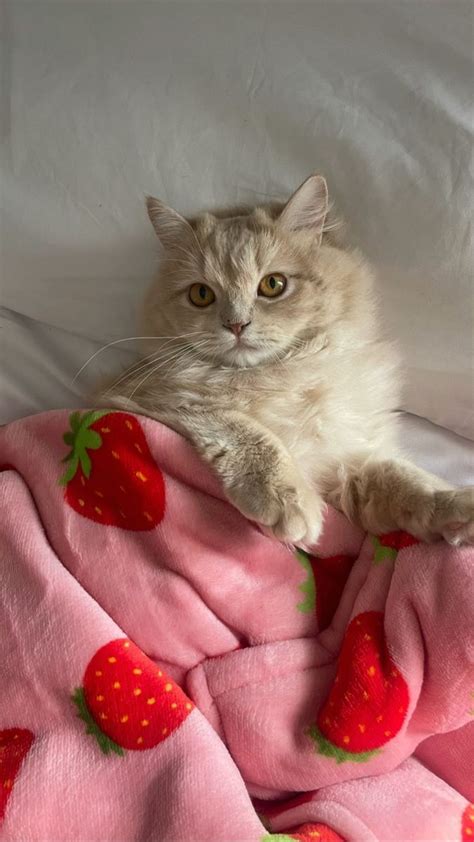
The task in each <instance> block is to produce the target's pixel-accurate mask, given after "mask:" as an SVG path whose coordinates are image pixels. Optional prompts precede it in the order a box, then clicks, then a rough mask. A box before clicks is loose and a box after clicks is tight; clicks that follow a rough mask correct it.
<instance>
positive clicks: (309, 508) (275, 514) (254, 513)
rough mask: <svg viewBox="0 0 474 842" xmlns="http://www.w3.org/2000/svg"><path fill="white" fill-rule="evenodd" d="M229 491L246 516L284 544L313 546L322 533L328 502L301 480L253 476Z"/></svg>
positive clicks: (232, 499) (230, 497)
mask: <svg viewBox="0 0 474 842" xmlns="http://www.w3.org/2000/svg"><path fill="white" fill-rule="evenodd" d="M227 493H228V496H229V499H230V501H231V502H232V503H233V504H234V505H235V506H236V507H237V508H238V509H239V510H240V511H241V512H242V514H243V515H245V517H247V518H249V519H250V520H253V521H255V522H256V523H258V524H259V526H261V527H262V528H263V529H262V531H263V532H264V533H265V534H267V535H272V536H274V537H275V538H276V539H277V540H278V541H281V542H282V543H284V544H297V545H298V546H300V545H306V546H311V545H313V544H315V543H316V542H317V540H318V538H319V536H320V534H321V528H322V523H323V517H324V512H325V510H326V505H325V503H324V501H323V499H322V498H321V497H320V496H319V495H318V494H317V493H316V492H314V491H313V490H312V489H310V488H309V487H307V486H306V485H305V484H304V483H303V482H301V481H299V482H298V483H296V482H295V483H294V484H293V483H291V482H288V483H284V484H283V483H279V484H274V483H271V482H270V481H268V479H267V478H265V479H260V480H257V481H256V478H255V477H253V478H252V479H251V480H249V481H248V483H243V484H239V485H238V486H237V487H236V486H234V487H233V488H231V489H228V492H227Z"/></svg>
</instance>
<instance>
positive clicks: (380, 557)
mask: <svg viewBox="0 0 474 842" xmlns="http://www.w3.org/2000/svg"><path fill="white" fill-rule="evenodd" d="M372 545H373V548H374V564H382V562H384V561H395V559H396V557H397V555H398V551H397V550H395V549H394V547H386V546H384V545H383V544H381V543H380V541H379V539H378V538H377V537H376V536H375V535H373V536H372Z"/></svg>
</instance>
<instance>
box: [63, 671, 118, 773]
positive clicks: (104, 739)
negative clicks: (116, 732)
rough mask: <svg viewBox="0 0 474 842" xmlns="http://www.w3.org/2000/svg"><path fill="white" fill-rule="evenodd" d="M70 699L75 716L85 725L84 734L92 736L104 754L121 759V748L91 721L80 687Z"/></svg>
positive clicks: (93, 720)
mask: <svg viewBox="0 0 474 842" xmlns="http://www.w3.org/2000/svg"><path fill="white" fill-rule="evenodd" d="M71 699H72V701H73V702H74V704H75V705H76V707H77V715H78V717H79V719H82V721H83V722H85V723H86V725H87V728H86V734H92V735H93V736H94V737H95V738H96V740H97V742H98V744H99V748H100V750H101V751H102V752H103V753H104V754H110V752H111V751H113V752H115V754H118V755H119V756H120V757H123V756H124V754H125V752H124V750H123V748H121V747H120V746H119V745H117V743H114V741H113V740H111V739H110V737H108V736H107V734H104V732H103V731H101V730H100V728H99V726H98V725H97V723H96V721H95V719H93V717H92V714H91V712H90V710H89V708H88V707H87V704H86V697H85V695H84V690H83V689H82V687H76V689H75V691H74V693H73V695H72V696H71Z"/></svg>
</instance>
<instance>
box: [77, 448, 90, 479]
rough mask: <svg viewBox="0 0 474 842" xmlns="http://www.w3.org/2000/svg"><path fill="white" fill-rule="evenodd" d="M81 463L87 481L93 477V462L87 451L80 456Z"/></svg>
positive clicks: (83, 451)
mask: <svg viewBox="0 0 474 842" xmlns="http://www.w3.org/2000/svg"><path fill="white" fill-rule="evenodd" d="M79 461H80V463H81V468H82V473H83V474H84V476H85V477H87V479H89V477H90V475H91V468H92V462H91V460H90V456H89V454H88V453H87V450H82V451H81V455H80V456H79Z"/></svg>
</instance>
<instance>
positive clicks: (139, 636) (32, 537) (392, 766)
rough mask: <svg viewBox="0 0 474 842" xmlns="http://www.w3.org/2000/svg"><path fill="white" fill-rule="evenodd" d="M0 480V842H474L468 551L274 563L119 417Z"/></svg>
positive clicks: (389, 549)
mask: <svg viewBox="0 0 474 842" xmlns="http://www.w3.org/2000/svg"><path fill="white" fill-rule="evenodd" d="M0 464H1V467H2V473H1V474H0V499H1V503H0V506H1V524H0V581H1V594H2V601H1V606H0V642H1V646H2V661H1V695H0V839H1V840H18V842H20V840H21V842H34V840H38V842H39V840H41V841H42V842H53V841H54V842H66V840H74V841H75V842H78V841H79V840H88V842H91V840H110V842H132V840H134V841H135V842H146V840H150V842H151V840H155V841H156V842H184V840H186V842H201V840H202V842H232V841H233V840H234V842H262V840H271V839H274V840H277V842H278V840H280V842H282V840H288V839H300V840H307V842H309V840H314V839H318V840H319V842H324V840H326V842H337V840H341V839H343V840H347V842H356V840H358V842H372V840H374V841H375V840H388V839H392V840H398V841H399V842H400V840H422V839H423V840H461V839H463V840H464V842H466V840H470V839H471V838H472V839H473V840H474V807H473V805H472V804H469V802H470V801H473V800H474V721H473V714H474V695H473V693H474V669H473V660H474V658H473V628H474V599H473V588H472V570H473V555H474V553H473V550H472V549H469V548H463V549H457V548H453V547H449V546H448V545H446V544H444V543H439V544H435V545H430V546H428V545H423V544H420V543H419V542H417V541H416V540H415V539H413V538H411V537H410V536H408V535H406V534H404V533H392V534H390V535H386V536H379V537H378V538H374V537H373V536H366V535H364V534H362V533H361V532H360V531H359V530H358V529H356V528H355V527H353V526H351V525H350V524H349V523H348V522H347V521H346V520H345V519H344V518H343V517H342V516H341V515H340V514H338V513H337V512H335V511H330V512H328V515H327V520H326V523H325V529H324V534H323V537H322V539H321V541H320V543H319V545H318V547H317V549H314V550H313V553H312V554H309V553H307V552H303V551H296V552H291V551H290V549H288V548H287V547H285V546H282V545H279V544H278V543H275V542H274V541H272V540H270V539H269V538H267V537H266V536H265V535H263V534H262V533H261V532H260V531H259V529H258V528H257V527H255V526H254V525H253V524H251V523H249V522H247V521H245V520H244V518H243V517H242V516H241V515H240V514H239V513H238V512H237V511H235V510H234V509H233V508H232V507H231V506H230V505H229V504H228V503H227V502H226V501H225V500H224V499H223V496H222V494H221V492H220V489H219V487H218V485H217V483H216V481H215V479H214V478H213V477H212V476H211V474H210V472H209V471H208V469H207V468H206V467H205V466H203V464H202V462H201V461H200V460H199V458H198V457H197V455H196V454H195V453H194V451H193V450H192V449H191V448H190V446H189V445H188V444H187V443H186V442H185V441H184V440H183V439H181V438H180V437H179V436H177V435H176V434H174V433H173V432H171V431H170V430H168V429H167V428H165V427H163V426H161V425H160V424H158V423H156V422H154V421H152V420H149V419H146V418H137V417H135V416H132V415H128V414H126V413H122V412H113V413H112V412H102V413H100V412H95V413H81V414H79V413H74V414H73V415H72V416H71V418H70V419H69V418H68V415H67V414H66V413H65V412H52V413H47V414H43V415H38V416H35V417H32V418H27V419H24V420H22V421H19V422H16V423H13V424H11V425H9V426H7V427H4V428H3V429H1V430H0Z"/></svg>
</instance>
